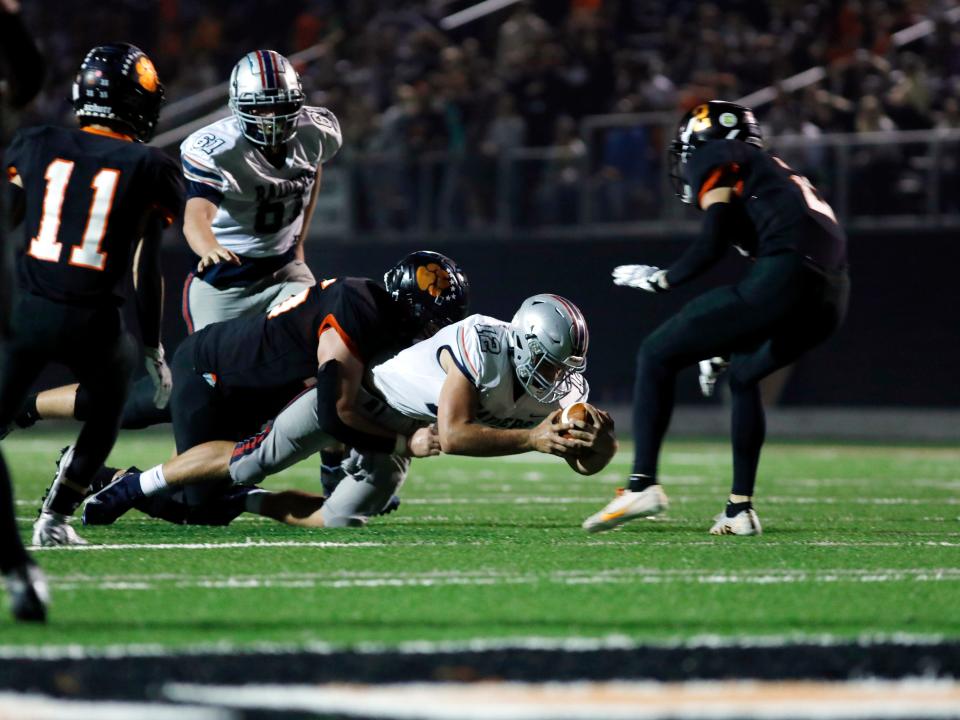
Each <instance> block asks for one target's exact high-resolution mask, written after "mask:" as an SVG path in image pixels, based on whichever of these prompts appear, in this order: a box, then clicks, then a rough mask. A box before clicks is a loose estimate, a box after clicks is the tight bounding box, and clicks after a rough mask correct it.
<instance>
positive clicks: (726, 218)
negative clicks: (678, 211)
mask: <svg viewBox="0 0 960 720" xmlns="http://www.w3.org/2000/svg"><path fill="white" fill-rule="evenodd" d="M737 212H739V208H736V207H734V206H733V205H732V204H731V203H723V202H718V203H714V204H713V205H711V206H710V207H709V208H707V212H706V218H705V219H704V221H703V228H702V229H701V231H700V237H698V238H697V239H696V240H695V241H694V242H693V244H692V245H690V247H688V248H687V250H686V252H685V253H683V255H681V256H680V259H679V260H677V261H676V262H675V263H673V265H671V266H670V269H669V270H667V282H668V283H670V287H676V286H678V285H682V284H683V283H685V282H689V281H690V280H693V279H694V278H696V277H699V276H700V275H702V274H703V273H704V272H705V271H706V270H707V269H709V268H710V267H712V266H714V265H716V264H717V263H718V262H719V261H720V259H721V258H722V257H723V256H724V254H725V253H726V251H727V247H728V246H729V245H730V239H729V237H728V236H727V232H726V231H727V230H728V229H729V228H730V226H731V225H732V224H733V221H734V215H735V214H736V213H737Z"/></svg>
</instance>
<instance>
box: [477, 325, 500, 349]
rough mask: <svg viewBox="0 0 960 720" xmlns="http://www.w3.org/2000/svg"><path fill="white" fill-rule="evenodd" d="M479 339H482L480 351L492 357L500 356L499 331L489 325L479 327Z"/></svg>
mask: <svg viewBox="0 0 960 720" xmlns="http://www.w3.org/2000/svg"><path fill="white" fill-rule="evenodd" d="M477 337H478V338H479V339H480V349H481V350H482V351H483V352H485V353H490V354H491V355H499V354H500V339H499V338H498V337H497V331H496V330H494V329H493V328H492V327H490V326H489V325H477Z"/></svg>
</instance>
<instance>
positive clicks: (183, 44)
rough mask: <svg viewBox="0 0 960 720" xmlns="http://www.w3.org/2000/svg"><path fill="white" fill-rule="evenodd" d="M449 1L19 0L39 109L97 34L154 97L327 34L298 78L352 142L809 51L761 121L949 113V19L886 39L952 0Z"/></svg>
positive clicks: (805, 124)
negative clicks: (476, 7)
mask: <svg viewBox="0 0 960 720" xmlns="http://www.w3.org/2000/svg"><path fill="white" fill-rule="evenodd" d="M451 5H454V6H455V4H452V3H450V2H449V1H448V2H410V1H404V0H386V1H384V0H350V1H349V2H345V1H339V2H338V1H336V0H288V1H286V2H283V3H271V2H264V1H263V0H230V1H229V2H227V1H226V0H207V1H206V2H202V3H186V2H183V1H182V0H160V2H144V1H143V0H124V1H123V2H117V1H114V2H110V3H103V4H96V5H94V6H92V7H90V8H87V9H85V11H84V12H83V13H76V14H74V13H71V17H70V22H69V23H64V22H63V17H61V16H59V15H58V14H57V13H54V12H50V11H49V8H47V7H43V4H40V3H31V2H29V1H28V2H26V3H25V7H24V12H25V13H26V15H27V16H28V18H29V22H30V24H31V26H32V27H35V28H36V31H37V35H38V36H39V37H41V38H43V39H44V44H45V47H46V51H47V57H48V58H49V60H50V63H51V66H52V67H51V75H50V78H49V80H48V82H47V84H46V87H45V90H44V92H43V95H42V96H41V98H40V99H39V101H38V102H37V103H36V105H35V112H36V113H38V114H39V115H40V116H41V117H42V118H43V119H46V120H60V121H63V120H65V118H66V117H67V116H68V114H69V104H68V102H67V100H68V98H67V97H66V96H65V92H64V88H67V87H69V82H70V80H71V79H72V76H73V73H74V72H75V71H76V67H77V63H78V62H79V58H80V56H81V55H82V54H83V52H84V51H85V49H86V48H88V47H90V46H91V45H93V44H96V43H97V42H102V41H103V40H104V38H111V39H114V38H116V39H120V38H123V39H130V40H131V41H132V42H134V43H137V44H140V45H141V46H143V47H144V49H145V50H147V51H148V52H150V53H151V55H152V56H153V57H155V58H156V61H157V64H158V66H159V70H160V73H161V77H162V79H163V80H164V82H165V84H166V86H167V90H168V99H171V100H175V99H177V98H181V97H184V96H186V95H189V94H191V93H192V92H196V91H199V90H201V89H203V88H205V87H208V86H210V85H214V84H217V83H219V82H223V80H224V79H225V78H226V76H227V75H228V73H229V70H230V68H231V67H232V65H233V64H234V63H235V62H236V60H237V58H238V57H240V56H241V55H242V54H243V53H244V52H246V51H247V50H249V49H250V48H252V47H263V46H269V47H273V48H275V49H277V50H279V51H280V52H283V53H292V52H295V51H297V50H301V49H304V48H306V47H308V46H311V45H313V44H315V43H318V42H323V43H326V44H327V45H329V50H330V52H328V53H327V54H326V55H325V57H324V58H323V59H322V61H321V62H318V63H315V64H313V65H312V66H311V67H310V68H309V72H307V73H306V76H305V81H306V83H307V86H308V88H310V89H311V90H312V98H311V101H312V102H314V103H317V104H324V105H328V106H330V107H331V108H333V109H335V110H336V112H337V113H338V115H339V116H340V117H341V119H342V124H343V128H344V132H345V134H346V138H347V142H346V144H345V147H346V148H349V149H352V150H354V151H361V150H378V151H379V150H386V151H396V152H408V153H416V152H423V151H424V150H428V149H429V150H448V151H451V152H459V151H462V150H463V149H464V148H465V147H468V146H470V147H481V148H487V149H489V150H493V149H494V148H496V147H502V146H505V145H508V146H509V145H528V146H543V145H551V144H564V143H571V142H573V138H571V135H575V129H574V130H571V127H573V128H575V125H574V126H571V125H570V123H569V120H574V121H577V120H579V119H580V118H582V117H583V116H585V115H588V114H591V115H593V114H604V113H618V112H638V111H651V110H677V111H680V110H685V109H687V108H689V107H690V106H692V105H693V104H695V103H696V102H699V101H701V100H702V99H704V98H712V97H724V98H736V97H740V96H743V95H746V94H747V93H749V92H751V91H754V90H756V89H758V88H761V87H764V86H767V85H772V84H775V83H776V82H777V80H778V79H783V78H786V77H789V76H791V75H793V74H795V73H797V72H800V71H802V70H806V69H807V68H810V67H813V66H816V65H824V66H826V67H827V69H828V76H827V78H826V79H825V80H824V81H822V82H820V83H816V84H815V85H812V86H810V87H808V88H806V89H805V90H803V91H802V92H799V93H797V94H795V95H781V96H780V97H779V98H778V100H777V101H775V102H774V103H773V104H772V106H771V107H769V108H767V109H766V111H764V112H763V113H762V118H763V119H764V121H765V123H766V125H767V128H768V129H769V131H771V132H773V133H775V134H779V133H782V132H785V131H796V132H817V131H820V132H833V131H840V132H844V131H857V132H863V131H871V130H884V129H893V128H900V129H921V128H932V127H942V128H957V127H960V28H958V27H955V26H953V25H951V24H950V23H948V22H946V21H942V20H941V21H939V22H937V26H936V30H935V31H934V32H933V33H931V34H930V35H929V36H927V37H925V38H922V39H921V40H919V41H917V42H915V43H912V44H910V45H909V46H907V47H905V48H900V49H896V48H895V47H894V45H893V43H892V42H891V36H892V35H893V33H894V32H896V31H897V30H901V29H903V28H905V27H908V26H910V25H913V24H915V23H917V22H919V21H921V20H923V19H927V18H930V19H933V20H934V21H937V20H938V18H940V17H941V16H942V12H943V11H945V10H947V9H949V8H951V7H953V3H952V2H949V0H843V1H842V2H836V1H831V0H819V1H818V0H779V1H778V2H763V3H759V2H752V1H751V0H730V1H724V0H719V1H718V2H713V3H705V2H692V1H689V0H687V1H681V2H673V3H665V2H655V1H651V0H633V1H630V0H622V1H621V2H610V1H609V0H607V1H604V0H570V1H569V2H559V1H555V2H540V3H537V2H522V3H518V4H517V5H515V6H514V8H513V9H512V10H509V11H508V13H509V19H508V20H507V21H506V22H504V14H503V13H496V14H494V15H493V16H491V18H490V19H489V20H488V21H481V22H477V23H472V24H470V25H468V26H466V27H464V28H463V29H460V30H456V31H453V32H449V33H447V32H443V31H441V30H439V29H438V25H437V20H438V19H439V17H440V16H442V15H444V14H447V13H448V12H449V8H450V7H451Z"/></svg>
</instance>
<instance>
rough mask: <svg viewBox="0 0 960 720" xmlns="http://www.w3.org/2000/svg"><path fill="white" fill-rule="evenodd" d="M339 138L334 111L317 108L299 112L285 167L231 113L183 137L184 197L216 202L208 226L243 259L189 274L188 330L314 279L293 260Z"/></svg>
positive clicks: (259, 308)
mask: <svg viewBox="0 0 960 720" xmlns="http://www.w3.org/2000/svg"><path fill="white" fill-rule="evenodd" d="M341 142H342V138H341V135H340V125H339V123H338V122H337V119H336V117H334V115H333V113H331V112H330V111H329V110H327V109H325V108H320V107H305V108H303V110H302V111H301V113H300V116H299V118H298V119H297V133H296V135H295V136H294V137H293V138H291V139H290V140H288V141H287V142H286V143H285V146H286V157H285V159H284V162H283V165H282V166H281V167H276V166H275V165H273V164H271V163H270V161H269V160H268V159H267V158H266V156H265V155H264V154H263V153H262V152H261V151H260V150H259V149H258V148H257V146H256V145H254V144H253V143H251V142H249V141H248V140H247V138H245V137H244V136H243V134H242V133H241V131H240V126H239V124H238V121H237V119H236V117H234V116H232V115H231V116H230V117H227V118H224V119H223V120H218V121H217V122H215V123H213V124H211V125H208V126H207V127H205V128H203V129H202V130H198V131H197V132H195V133H193V134H192V135H190V137H188V138H187V139H186V140H184V141H183V144H182V145H181V146H180V157H181V161H182V164H183V174H184V177H185V178H186V180H187V199H188V200H189V199H190V198H191V197H202V198H205V199H207V200H209V201H210V202H212V203H213V204H214V205H216V206H217V212H216V214H215V215H214V218H213V221H212V222H211V226H210V229H211V230H212V231H213V234H214V237H215V238H216V239H217V242H218V243H220V245H222V246H223V247H225V248H227V249H228V250H231V251H233V252H234V253H236V254H237V255H238V256H239V257H240V260H241V265H240V266H239V267H237V266H234V265H232V264H230V263H220V264H218V265H215V266H213V267H211V268H207V270H205V271H204V272H202V273H199V274H198V273H191V274H190V275H189V276H188V278H187V281H186V283H185V285H184V292H183V316H184V321H185V322H186V324H187V331H188V332H191V333H192V332H195V331H196V330H200V329H202V328H204V327H205V326H207V325H209V324H210V323H213V322H220V321H223V320H230V319H232V318H235V317H239V316H241V315H245V314H247V313H259V312H264V311H266V310H268V309H269V308H271V307H273V306H274V305H276V304H277V303H279V302H282V301H283V300H284V299H286V298H287V297H290V296H291V295H295V294H297V293H298V292H301V291H302V290H304V289H305V288H307V287H309V286H311V285H313V284H314V283H315V282H316V280H315V279H314V277H313V274H312V273H311V272H310V269H309V268H308V267H307V266H306V264H305V263H303V262H301V261H299V260H297V259H296V249H297V248H296V246H297V241H298V239H299V236H300V233H301V231H302V229H303V220H304V208H305V206H306V205H307V203H308V202H309V199H310V194H311V191H312V189H313V184H314V182H316V177H317V169H318V167H319V166H320V165H321V164H322V163H325V162H326V161H327V160H329V159H330V158H332V157H333V156H334V155H335V154H336V153H337V151H338V150H339V149H340V145H341Z"/></svg>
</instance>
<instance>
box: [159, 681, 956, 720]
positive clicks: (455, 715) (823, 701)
mask: <svg viewBox="0 0 960 720" xmlns="http://www.w3.org/2000/svg"><path fill="white" fill-rule="evenodd" d="M162 692H163V694H164V695H165V696H166V697H168V698H170V699H172V700H178V701H188V702H200V703H210V704H216V705H221V706H226V707H233V708H238V709H240V708H242V709H246V710H252V709H261V710H285V711H291V710H296V711H301V712H302V711H306V712H324V713H343V714H346V715H357V716H362V717H370V716H374V717H380V718H424V719H427V720H474V719H476V720H480V719H481V718H484V719H486V718H491V717H496V718H498V720H533V719H534V718H537V719H545V720H580V719H586V718H597V717H603V718H611V719H620V718H624V719H626V718H662V717H670V718H724V719H727V718H764V719H765V718H797V717H805V718H844V719H847V718H850V719H853V718H947V717H952V718H955V717H956V716H957V708H958V707H960V684H958V683H956V682H954V681H931V680H905V681H893V682H887V681H857V682H843V683H826V682H809V681H808V682H743V681H739V682H738V681H734V682H689V683H653V682H623V681H621V682H576V683H514V682H479V683H405V684H389V685H366V684H341V683H333V684H326V685H319V686H310V685H291V686H284V685H245V686H241V687H235V686H225V685H219V686H218V685H213V686H204V685H196V684H185V683H169V684H167V685H165V686H164V687H163V691H162Z"/></svg>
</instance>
